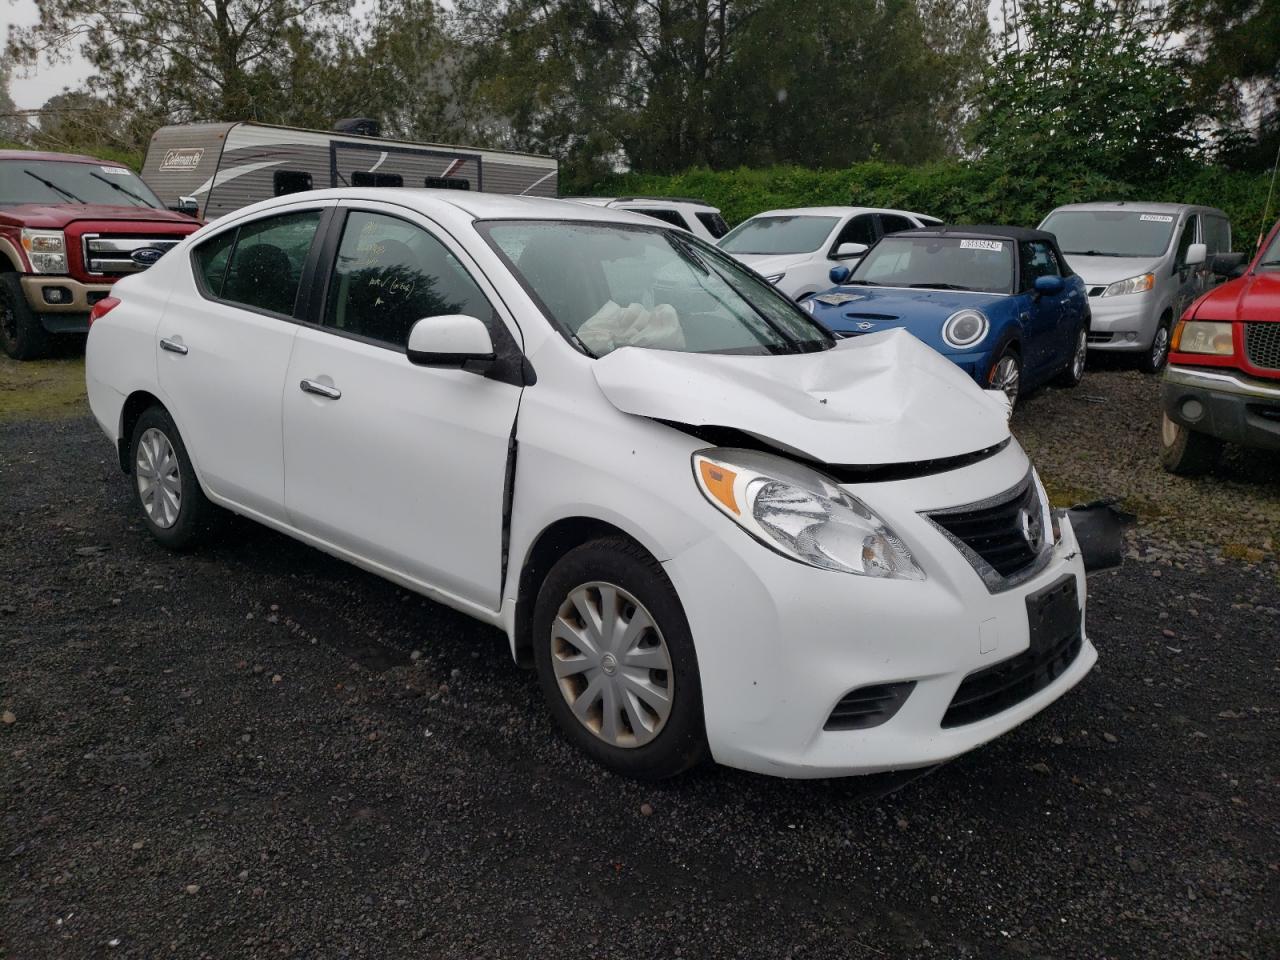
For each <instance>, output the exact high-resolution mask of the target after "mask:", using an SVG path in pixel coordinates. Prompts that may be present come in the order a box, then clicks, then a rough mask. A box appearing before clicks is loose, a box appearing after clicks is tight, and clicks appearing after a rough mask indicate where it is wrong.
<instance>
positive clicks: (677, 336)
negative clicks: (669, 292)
mask: <svg viewBox="0 0 1280 960" xmlns="http://www.w3.org/2000/svg"><path fill="white" fill-rule="evenodd" d="M578 339H579V340H580V341H582V345H583V346H584V347H586V348H587V349H588V350H590V351H591V352H592V353H594V354H595V355H596V356H597V357H602V356H604V355H605V354H606V353H610V352H612V351H614V350H616V349H617V348H618V347H651V348H654V349H658V350H683V349H684V346H685V343H684V331H683V330H682V329H681V328H680V318H679V317H677V316H676V311H675V308H674V307H672V306H671V305H670V304H669V303H660V304H658V305H657V306H655V307H654V308H653V309H652V310H650V309H648V308H647V307H644V306H641V305H640V304H638V303H633V304H631V306H629V307H621V306H619V305H618V304H616V303H614V302H613V301H612V300H610V301H609V302H608V303H606V304H605V305H604V306H603V307H601V308H600V309H599V310H597V311H596V312H595V314H593V315H592V316H591V318H590V319H588V320H587V321H586V322H585V323H583V324H582V326H580V327H579V328H578Z"/></svg>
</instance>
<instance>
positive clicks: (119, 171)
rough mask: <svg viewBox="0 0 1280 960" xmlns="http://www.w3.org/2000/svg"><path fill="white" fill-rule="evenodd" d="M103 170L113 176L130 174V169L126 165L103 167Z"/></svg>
mask: <svg viewBox="0 0 1280 960" xmlns="http://www.w3.org/2000/svg"><path fill="white" fill-rule="evenodd" d="M102 172H103V173H109V174H111V175H112V176H113V177H127V176H129V171H128V170H126V169H125V168H124V167H103V168H102Z"/></svg>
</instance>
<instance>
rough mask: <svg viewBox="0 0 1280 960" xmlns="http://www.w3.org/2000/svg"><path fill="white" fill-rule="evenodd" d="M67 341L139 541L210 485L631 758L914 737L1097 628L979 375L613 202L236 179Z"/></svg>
mask: <svg viewBox="0 0 1280 960" xmlns="http://www.w3.org/2000/svg"><path fill="white" fill-rule="evenodd" d="M86 377H87V382H88V392H89V400H90V404H91V407H92V410H93V413H94V416H95V417H96V418H97V420H98V422H99V423H100V425H101V427H102V429H103V430H104V431H105V432H106V435H107V436H108V437H109V438H110V440H111V442H112V444H113V445H114V446H115V448H116V449H117V450H118V453H119V461H120V466H121V468H122V469H123V470H124V472H125V473H126V474H127V475H128V476H129V478H130V479H129V482H130V485H131V489H132V491H133V493H134V496H135V500H136V503H137V508H138V512H139V515H140V516H141V518H142V520H143V521H144V523H145V525H146V527H147V528H148V529H149V531H150V532H151V534H152V535H153V536H154V537H155V538H156V539H157V540H159V541H160V542H161V543H163V544H165V545H167V546H170V547H173V548H175V549H183V548H188V547H191V546H193V545H194V544H196V543H198V541H199V540H200V538H201V536H202V535H203V534H204V533H205V532H206V531H207V530H208V529H209V528H210V527H211V526H213V525H214V524H215V523H216V521H217V520H218V517H219V515H220V514H221V513H222V512H223V511H224V510H230V511H234V512H235V513H238V514H242V515H244V516H246V517H251V518H253V519H255V520H257V521H259V522H261V523H263V524H265V525H267V526H269V527H272V528H274V529H276V530H279V531H281V532H283V533H285V534H287V535H289V536H291V537H295V538H297V539H299V540H301V541H303V542H305V543H308V544H311V545H313V546H315V547H318V548H319V549H321V550H324V551H326V552H328V553H330V554H333V555H334V556H336V557H341V558H343V559H344V560H348V561H350V562H352V563H354V564H356V565H358V566H360V567H363V568H365V569H366V570H371V571H374V572H375V573H377V574H379V575H381V576H384V577H386V578H388V579H390V580H392V581H394V582H396V583H398V584H401V585H402V586H404V587H406V588H408V589H410V590H414V591H417V592H419V593H421V594H423V595H425V596H427V597H431V598H434V599H435V600H438V601H440V602H441V603H444V604H447V605H448V606H451V607H454V608H456V609H458V610H462V611H464V612H466V613H468V614H470V615H472V616H473V617H475V618H476V619H478V620H481V621H483V622H485V623H488V624H492V625H494V626H496V627H498V628H500V629H501V630H503V631H504V632H505V633H506V635H507V637H508V638H509V639H510V643H511V651H512V654H513V656H514V658H515V659H516V660H517V661H519V662H522V663H531V664H533V665H535V666H536V668H537V674H538V679H539V682H540V684H541V688H542V691H543V693H544V694H545V697H546V701H547V705H548V707H549V709H550V711H551V713H552V715H553V716H554V718H555V720H556V722H557V723H558V724H559V726H560V728H561V729H562V730H563V731H564V733H565V735H566V736H567V737H568V739H569V740H570V741H572V742H573V743H574V744H576V745H577V746H578V747H579V748H581V749H582V750H583V751H585V752H586V753H587V754H589V755H590V756H591V757H593V758H595V759H596V760H598V761H599V762H601V763H603V764H605V765H607V766H609V767H610V768H612V769H614V770H616V771H620V772H622V773H624V774H628V775H632V776H641V777H660V776H669V775H672V774H675V773H678V772H680V771H682V770H684V769H686V768H688V767H689V766H691V765H692V764H694V763H696V762H698V761H699V760H700V759H701V758H703V757H704V756H707V755H710V756H711V757H712V758H714V759H715V760H717V761H719V762H721V763H724V764H729V765H731V766H735V767H741V768H745V769H748V770H754V771H759V772H762V773H767V774H775V775H781V776H794V777H826V776H838V775H843V774H854V773H864V772H873V771H881V770H888V769H896V768H903V767H921V766H927V765H931V764H935V763H938V762H940V761H943V760H946V759H948V758H950V757H954V756H956V755H958V754H960V753H963V752H964V751H966V750H969V749H971V748H973V747H976V746H978V745H979V744H982V743H984V742H985V741H988V740H990V739H991V738H993V737H995V736H997V735H999V734H1001V733H1003V732H1004V731H1006V730H1009V729H1010V728H1011V727H1014V726H1016V725H1017V724H1019V723H1021V722H1022V721H1024V720H1026V719H1027V718H1028V717H1030V716H1032V715H1033V714H1035V713H1036V712H1038V711H1039V710H1041V709H1043V708H1044V707H1046V706H1048V705H1049V704H1050V703H1051V702H1053V701H1054V700H1055V699H1057V698H1058V697H1060V696H1061V695H1062V694H1064V693H1065V692H1066V691H1067V690H1068V689H1070V688H1071V687H1072V686H1073V685H1075V684H1076V683H1077V682H1079V681H1080V680H1081V678H1083V677H1084V676H1085V674H1086V673H1088V671H1089V669H1090V667H1091V666H1092V665H1093V663H1094V660H1095V659H1096V653H1095V651H1094V648H1093V646H1092V645H1091V644H1090V642H1089V640H1088V639H1087V638H1086V636H1085V632H1084V599H1085V579H1084V569H1085V568H1084V564H1083V563H1082V556H1081V553H1082V551H1081V549H1080V547H1079V545H1078V543H1077V540H1076V537H1075V534H1074V533H1073V531H1072V526H1071V522H1070V521H1069V520H1068V519H1067V518H1065V517H1059V516H1058V515H1056V514H1054V513H1053V512H1051V511H1050V509H1049V505H1048V502H1047V500H1046V497H1045V494H1044V491H1043V489H1042V487H1041V485H1040V482H1039V480H1038V479H1037V477H1036V474H1035V471H1034V470H1033V469H1032V467H1031V464H1030V463H1029V462H1028V460H1027V457H1026V455H1025V454H1024V453H1023V451H1022V449H1021V448H1020V447H1019V446H1018V444H1017V442H1016V441H1015V440H1014V439H1013V438H1012V437H1011V436H1010V434H1009V430H1008V424H1007V420H1006V416H1007V404H1006V403H1005V401H1004V399H1003V397H1002V396H1000V395H998V394H995V393H992V392H989V391H983V390H980V389H979V388H978V387H977V386H975V385H974V384H973V383H972V382H971V381H970V380H969V379H968V378H967V377H966V376H965V375H964V374H963V373H962V372H961V371H960V370H959V369H958V368H956V367H955V366H954V365H953V364H952V363H950V362H949V361H948V360H946V359H945V358H943V357H941V356H939V355H938V354H937V353H935V352H934V351H932V350H930V349H929V348H928V347H925V346H924V345H922V344H921V343H919V342H918V341H917V340H915V339H914V338H912V337H911V336H910V335H908V334H905V333H902V332H900V331H893V332H887V333H883V334H875V335H871V336H865V337H859V338H854V339H850V340H845V341H841V342H836V341H834V340H833V339H832V338H831V337H830V335H829V334H828V333H827V332H826V331H825V330H824V329H822V328H820V327H819V326H817V325H816V324H815V323H814V321H812V320H811V318H809V317H808V316H807V315H806V314H805V313H804V311H803V310H801V309H799V308H798V307H796V306H795V304H794V303H792V302H791V301H789V300H787V299H785V298H784V297H782V296H780V295H779V294H778V293H777V292H776V291H775V290H774V289H773V288H771V287H770V286H768V285H767V284H765V283H762V282H761V281H760V280H759V279H758V278H757V277H756V276H755V275H753V274H752V273H750V272H749V271H747V270H744V269H743V268H742V267H740V266H739V265H738V264H736V263H735V262H734V261H733V260H732V259H731V258H730V257H728V256H726V255H724V254H723V253H721V252H720V251H718V250H717V249H716V248H714V247H712V246H710V245H708V244H705V243H703V242H702V241H699V240H698V239H696V238H694V237H691V236H690V235H689V234H687V233H684V232H682V231H677V230H673V229H671V228H669V227H666V226H664V225H663V224H661V223H656V222H655V221H653V220H652V219H650V218H646V217H643V216H640V215H637V214H628V213H625V212H621V211H615V210H609V209H604V208H593V207H588V206H585V205H582V204H576V203H570V202H565V201H557V200H541V199H534V198H523V197H503V196H496V195H487V194H482V193H477V194H464V193H460V192H453V191H447V192H446V191H421V190H395V191H392V190H386V189H382V190H372V189H366V190H360V189H347V190H335V191H318V192H315V193H307V194H295V195H292V196H288V197H281V198H278V199H275V200H269V201H266V202H263V203H258V204H254V205H252V206H249V207H245V208H244V209H242V210H239V211H237V212H235V213H234V214H231V215H229V216H227V217H225V218H223V219H222V220H220V221H218V223H217V224H214V225H211V226H208V227H205V228H204V229H202V230H201V231H199V232H198V233H196V234H194V235H193V236H192V237H190V238H188V239H187V240H185V241H184V242H183V243H182V244H180V245H179V246H177V247H176V248H174V249H173V250H172V251H171V252H169V253H168V254H166V255H165V257H164V258H163V259H161V260H160V261H159V263H157V264H156V265H155V266H154V267H152V268H151V269H149V270H148V271H146V272H145V273H141V274H137V275H134V276H130V277H126V278H125V279H123V280H121V281H119V282H118V283H117V285H116V286H115V288H114V290H113V295H112V297H111V298H110V299H108V300H104V301H103V302H101V303H100V304H98V305H97V307H96V308H95V310H94V315H93V322H92V326H91V329H90V334H89V341H88V348H87V362H86ZM1083 540H1084V537H1083V535H1082V542H1083Z"/></svg>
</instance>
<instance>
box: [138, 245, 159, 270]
mask: <svg viewBox="0 0 1280 960" xmlns="http://www.w3.org/2000/svg"><path fill="white" fill-rule="evenodd" d="M163 256H164V251H163V250H161V249H160V248H159V247H139V248H138V249H137V250H135V251H133V253H131V254H129V259H130V260H132V261H133V262H134V263H136V264H138V265H139V266H143V267H149V266H151V265H152V264H153V263H155V262H156V261H157V260H159V259H160V258H161V257H163Z"/></svg>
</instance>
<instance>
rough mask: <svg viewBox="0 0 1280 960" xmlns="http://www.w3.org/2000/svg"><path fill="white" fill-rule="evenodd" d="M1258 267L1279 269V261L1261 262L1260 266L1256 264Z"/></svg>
mask: <svg viewBox="0 0 1280 960" xmlns="http://www.w3.org/2000/svg"><path fill="white" fill-rule="evenodd" d="M1258 266H1260V267H1280V260H1263V261H1262V262H1261V263H1260V264H1258Z"/></svg>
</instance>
